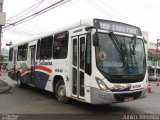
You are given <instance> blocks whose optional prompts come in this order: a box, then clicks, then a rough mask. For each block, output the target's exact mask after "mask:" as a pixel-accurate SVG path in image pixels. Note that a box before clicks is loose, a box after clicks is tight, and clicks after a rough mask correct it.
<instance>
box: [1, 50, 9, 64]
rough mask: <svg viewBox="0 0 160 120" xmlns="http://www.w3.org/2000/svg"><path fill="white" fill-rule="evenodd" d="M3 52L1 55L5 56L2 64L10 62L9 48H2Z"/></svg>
mask: <svg viewBox="0 0 160 120" xmlns="http://www.w3.org/2000/svg"><path fill="white" fill-rule="evenodd" d="M1 52H2V54H1V55H2V57H3V61H1V63H0V64H8V56H9V53H8V50H6V49H4V48H2V49H1Z"/></svg>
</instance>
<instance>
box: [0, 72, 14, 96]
mask: <svg viewBox="0 0 160 120" xmlns="http://www.w3.org/2000/svg"><path fill="white" fill-rule="evenodd" d="M15 84H16V81H13V80H12V79H10V78H9V77H8V75H7V73H2V72H0V94H1V93H4V92H6V91H8V90H9V89H11V87H12V86H14V85H15Z"/></svg>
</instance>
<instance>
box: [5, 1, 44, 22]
mask: <svg viewBox="0 0 160 120" xmlns="http://www.w3.org/2000/svg"><path fill="white" fill-rule="evenodd" d="M43 2H44V0H41V1H39V2H38V3H36V4H34V5H32V6H31V7H29V8H27V9H26V10H24V11H22V12H20V13H18V14H16V15H14V16H13V17H11V18H9V19H7V20H6V22H8V21H14V20H16V19H20V18H21V17H23V16H25V15H27V14H28V13H30V12H31V11H33V10H34V9H36V8H37V7H38V6H40V5H41V4H42V3H43ZM27 11H28V12H27ZM26 12H27V13H26ZM23 13H25V14H23ZM21 14H22V15H21ZM20 15H21V16H20ZM18 16H20V17H18ZM16 17H18V18H16Z"/></svg>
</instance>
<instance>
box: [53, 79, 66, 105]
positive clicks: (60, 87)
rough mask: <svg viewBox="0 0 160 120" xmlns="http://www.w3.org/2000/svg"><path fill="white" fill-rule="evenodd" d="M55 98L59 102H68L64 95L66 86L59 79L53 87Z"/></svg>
mask: <svg viewBox="0 0 160 120" xmlns="http://www.w3.org/2000/svg"><path fill="white" fill-rule="evenodd" d="M55 94H56V98H57V100H58V101H59V102H62V103H68V102H69V98H68V97H67V96H66V88H65V85H64V81H63V80H59V81H57V83H56V87H55Z"/></svg>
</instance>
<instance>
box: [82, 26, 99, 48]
mask: <svg viewBox="0 0 160 120" xmlns="http://www.w3.org/2000/svg"><path fill="white" fill-rule="evenodd" d="M91 29H96V33H94V35H93V46H99V37H98V30H97V27H95V26H89V27H86V28H85V30H86V31H89V30H91Z"/></svg>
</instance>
